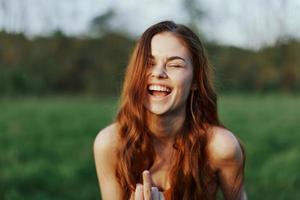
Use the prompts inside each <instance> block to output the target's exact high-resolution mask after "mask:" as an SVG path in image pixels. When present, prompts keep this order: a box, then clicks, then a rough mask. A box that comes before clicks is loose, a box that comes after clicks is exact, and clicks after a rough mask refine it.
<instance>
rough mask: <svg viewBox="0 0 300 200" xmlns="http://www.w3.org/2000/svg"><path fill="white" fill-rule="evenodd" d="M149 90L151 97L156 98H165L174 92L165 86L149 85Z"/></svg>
mask: <svg viewBox="0 0 300 200" xmlns="http://www.w3.org/2000/svg"><path fill="white" fill-rule="evenodd" d="M147 89H148V93H149V94H150V95H151V96H155V97H165V96H168V95H169V94H170V93H171V92H172V89H171V88H169V87H167V86H165V85H155V84H150V85H148V87H147Z"/></svg>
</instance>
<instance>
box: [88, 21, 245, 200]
mask: <svg viewBox="0 0 300 200" xmlns="http://www.w3.org/2000/svg"><path fill="white" fill-rule="evenodd" d="M94 155H95V163H96V169H97V175H98V179H99V183H100V189H101V194H102V199H104V200H109V199H112V200H128V199H135V200H150V199H152V200H158V199H172V200H193V199H195V200H198V199H201V200H202V199H216V193H217V189H218V188H220V189H221V190H222V193H223V195H224V197H225V199H230V200H231V199H246V194H245V191H244V187H243V179H244V165H245V154H244V151H243V148H242V146H241V145H240V142H239V140H238V139H237V138H236V137H235V136H234V134H233V133H231V132H230V131H229V130H227V129H226V128H225V127H224V126H223V125H222V124H221V122H220V121H219V118H218V113H217V97H216V94H215V92H214V89H213V86H212V81H211V69H210V65H209V62H208V59H207V56H206V54H205V50H204V48H203V46H202V43H201V41H200V40H199V38H198V37H197V36H196V35H195V34H194V33H193V32H192V31H191V30H190V29H189V28H187V27H186V26H184V25H180V24H175V23H174V22H171V21H164V22H160V23H158V24H155V25H153V26H151V27H150V28H148V29H147V30H146V31H145V32H144V33H143V35H142V36H141V38H140V39H139V41H138V43H137V45H136V47H135V49H134V52H133V54H132V56H131V59H130V62H129V64H128V67H127V71H126V75H125V81H124V86H123V93H122V99H121V105H120V108H119V112H118V114H117V118H116V121H115V123H113V124H111V125H110V126H108V127H106V128H105V129H103V130H102V131H100V133H99V134H98V135H97V137H96V139H95V143H94Z"/></svg>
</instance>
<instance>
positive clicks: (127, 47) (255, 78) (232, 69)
mask: <svg viewBox="0 0 300 200" xmlns="http://www.w3.org/2000/svg"><path fill="white" fill-rule="evenodd" d="M134 43H135V41H134V40H133V39H131V38H130V37H128V36H126V34H122V33H118V32H113V31H107V32H105V33H104V34H102V36H101V37H98V38H96V37H95V38H91V37H85V38H83V37H82V38H78V37H77V38H75V37H67V36H65V35H64V34H63V33H61V32H56V33H55V34H53V35H52V36H51V37H36V38H33V39H28V38H26V37H25V36H24V35H22V34H15V35H14V34H7V33H5V32H0V80H1V84H0V95H1V96H16V95H52V94H95V95H116V94H118V92H119V91H120V88H121V83H122V76H123V74H124V69H125V67H126V65H127V62H128V59H129V55H130V53H131V51H132V49H133V47H134ZM205 46H206V48H207V51H208V54H209V57H210V60H211V63H212V64H213V66H214V70H215V73H216V78H215V80H216V87H217V90H219V92H286V93H292V92H297V91H299V89H300V57H299V56H298V53H297V52H300V42H299V41H295V40H288V41H285V42H278V44H277V45H276V46H273V47H267V48H264V49H261V50H259V51H252V50H246V49H241V48H236V47H228V46H220V45H217V44H214V43H206V44H205Z"/></svg>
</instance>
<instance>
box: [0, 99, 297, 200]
mask: <svg viewBox="0 0 300 200" xmlns="http://www.w3.org/2000/svg"><path fill="white" fill-rule="evenodd" d="M116 102H117V100H116V99H114V98H105V99H87V98H78V97H76V98H71V97H56V98H44V99H37V98H25V99H21V98H18V99H0V199H3V200H21V199H22V200H23V199H25V200H26V199H30V200H37V199H39V200H40V199H41V200H49V199H55V200H60V199H72V200H73V199H74V200H76V199H99V191H98V185H97V179H96V174H95V168H94V161H93V154H92V144H93V139H94V137H95V136H96V134H97V132H98V131H99V130H100V129H101V128H103V127H104V126H105V125H107V124H108V123H109V122H110V121H111V120H112V119H113V117H114V114H115V110H116ZM219 109H220V116H221V119H222V121H223V122H224V124H225V125H226V126H227V127H229V128H230V129H231V130H232V131H233V132H234V133H236V135H238V136H239V138H240V139H241V140H242V141H243V142H244V145H245V148H246V152H247V162H246V190H247V193H248V197H249V199H265V200H274V199H295V200H296V199H300V190H299V188H300V172H299V171H300V124H299V122H300V97H299V96H279V95H267V96H257V95H226V96H221V97H220V98H219Z"/></svg>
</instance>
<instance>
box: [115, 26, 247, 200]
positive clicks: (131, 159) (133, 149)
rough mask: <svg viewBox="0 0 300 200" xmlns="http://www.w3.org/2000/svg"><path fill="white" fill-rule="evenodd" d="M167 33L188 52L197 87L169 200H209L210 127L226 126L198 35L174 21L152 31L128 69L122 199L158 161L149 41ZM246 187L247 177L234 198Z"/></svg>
mask: <svg viewBox="0 0 300 200" xmlns="http://www.w3.org/2000/svg"><path fill="white" fill-rule="evenodd" d="M163 32H171V33H173V34H174V35H175V36H177V37H178V38H179V39H180V40H182V41H183V43H184V44H185V46H186V48H187V49H188V50H189V52H190V55H191V58H192V64H193V70H194V71H193V74H194V78H193V79H194V80H193V85H194V86H195V88H194V89H193V90H192V92H191V93H190V94H189V97H188V100H187V107H186V119H185V122H184V127H183V131H181V132H180V133H179V134H178V135H177V136H176V138H175V143H174V145H173V148H174V149H175V150H176V153H175V158H173V159H172V160H174V162H173V164H172V166H171V170H170V172H169V177H170V184H171V199H174V200H175V199H176V200H177V199H178V200H182V199H184V200H191V199H211V198H212V196H211V194H210V193H209V188H208V186H209V184H210V183H211V181H216V180H215V178H216V177H215V176H214V174H213V172H212V170H211V169H210V167H209V165H208V155H207V149H206V147H207V141H208V134H207V132H208V127H211V126H223V125H222V124H221V122H220V120H219V118H218V112H217V96H216V93H215V91H214V89H213V84H212V73H211V66H210V64H209V62H208V58H207V56H206V53H205V50H204V48H203V45H202V43H201V41H200V39H199V38H198V37H197V36H196V34H195V33H193V32H192V31H191V30H190V29H189V28H187V27H186V26H184V25H180V24H175V23H174V22H172V21H164V22H160V23H157V24H155V25H153V26H151V27H150V28H148V29H147V30H146V31H145V32H144V33H143V34H142V36H141V38H140V39H139V41H138V42H137V44H136V47H135V49H134V51H133V53H132V56H131V59H130V61H129V64H128V66H127V70H126V74H125V80H124V85H123V91H122V97H121V105H120V108H119V112H118V114H117V119H116V121H117V124H118V136H119V141H120V145H119V147H118V150H117V156H118V163H117V168H116V176H117V179H118V182H119V184H120V187H121V189H122V199H129V198H130V195H131V193H132V192H133V191H134V190H135V186H136V184H137V183H141V182H142V180H141V174H142V172H143V170H147V169H150V168H151V166H152V165H153V163H154V160H155V151H154V147H153V144H152V141H151V132H150V131H149V129H148V128H147V127H148V125H147V119H146V117H147V115H146V108H145V107H144V99H145V95H146V91H147V89H146V87H147V86H146V85H147V83H146V80H147V78H146V69H147V66H148V65H149V63H150V56H151V40H152V37H153V36H154V35H156V34H159V33H163ZM241 170H243V169H241ZM242 181H243V176H242V177H238V178H237V181H236V189H235V191H233V192H235V193H238V192H239V191H240V189H241V185H242ZM183 186H184V187H183Z"/></svg>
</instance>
